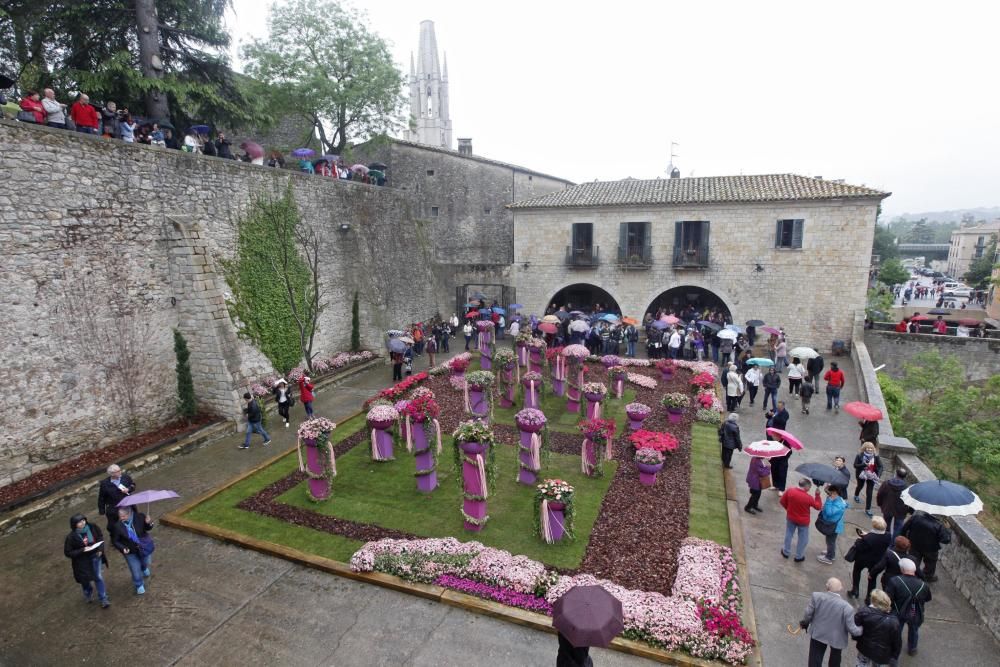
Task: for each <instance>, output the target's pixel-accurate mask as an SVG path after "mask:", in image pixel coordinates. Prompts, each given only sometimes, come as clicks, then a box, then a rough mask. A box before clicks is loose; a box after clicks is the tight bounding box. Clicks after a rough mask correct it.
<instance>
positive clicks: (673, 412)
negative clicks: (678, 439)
mask: <svg viewBox="0 0 1000 667" xmlns="http://www.w3.org/2000/svg"><path fill="white" fill-rule="evenodd" d="M683 416H684V408H667V419H668V420H669V421H670V423H671V424H680V423H681V417H683Z"/></svg>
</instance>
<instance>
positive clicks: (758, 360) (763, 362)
mask: <svg viewBox="0 0 1000 667" xmlns="http://www.w3.org/2000/svg"><path fill="white" fill-rule="evenodd" d="M747 363H748V364H749V365H751V366H764V367H765V368H770V367H771V366H773V365H774V362H773V361H771V360H770V359H765V358H764V357H754V358H753V359H747Z"/></svg>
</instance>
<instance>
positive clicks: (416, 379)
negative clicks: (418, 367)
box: [364, 371, 430, 410]
mask: <svg viewBox="0 0 1000 667" xmlns="http://www.w3.org/2000/svg"><path fill="white" fill-rule="evenodd" d="M428 377H430V376H429V375H428V374H427V371H421V372H420V373H417V374H416V375H411V376H410V377H408V378H406V379H405V380H403V381H401V382H397V383H396V384H394V385H392V386H391V387H386V388H385V389H383V390H382V391H380V392H379V393H377V394H375V395H374V396H372V397H371V398H369V399H368V400H367V401H365V404H364V408H365V410H367V409H369V408H370V407H371V405H372V403H374V402H375V401H377V400H378V399H380V398H384V399H387V400H389V401H392V402H393V403H395V402H396V401H398V400H399V399H401V398H403V394H405V393H406V392H408V391H409V390H410V389H413V388H414V387H415V386H417V385H418V384H420V383H421V382H423V381H424V380H426V379H427V378H428Z"/></svg>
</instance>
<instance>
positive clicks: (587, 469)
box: [581, 438, 604, 477]
mask: <svg viewBox="0 0 1000 667" xmlns="http://www.w3.org/2000/svg"><path fill="white" fill-rule="evenodd" d="M603 446H604V445H600V444H597V443H596V442H594V441H593V440H591V439H590V438H587V439H585V440H584V441H583V452H582V454H581V455H582V456H583V466H582V468H581V471H582V472H583V474H585V475H586V476H587V477H594V475H595V472H596V471H595V469H596V467H597V457H598V456H599V455H600V450H599V448H600V447H603Z"/></svg>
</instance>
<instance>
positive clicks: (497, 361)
mask: <svg viewBox="0 0 1000 667" xmlns="http://www.w3.org/2000/svg"><path fill="white" fill-rule="evenodd" d="M516 363H517V359H516V357H515V356H514V350H512V349H510V348H507V347H502V348H500V349H498V350H497V351H496V352H494V353H493V365H494V367H495V371H496V375H497V393H498V394H500V407H501V408H510V407H513V405H514V390H515V384H514V367H515V365H516Z"/></svg>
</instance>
